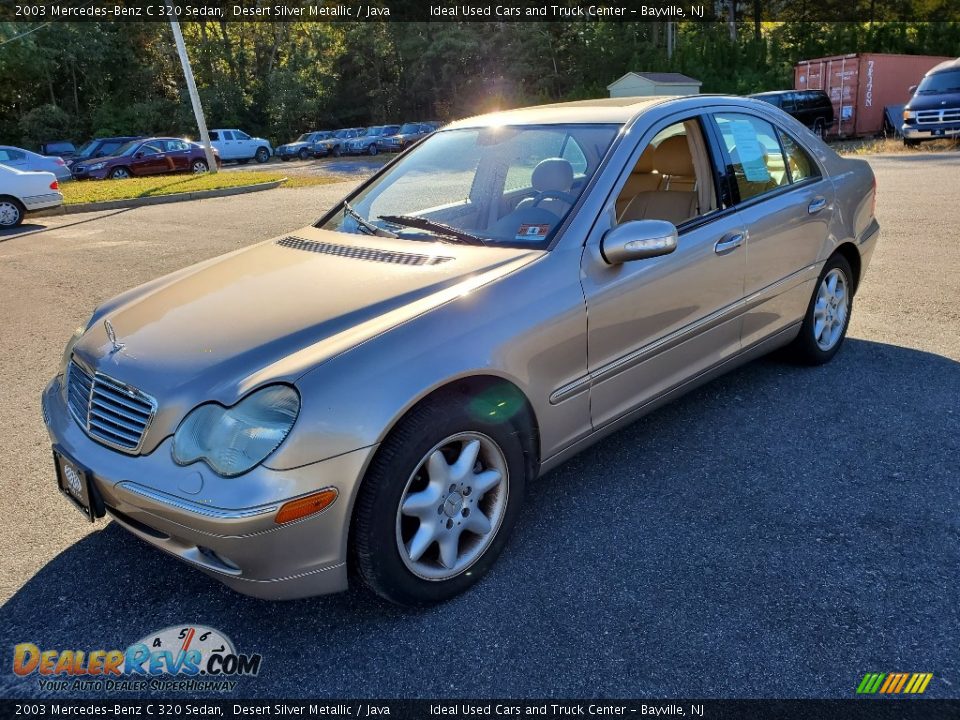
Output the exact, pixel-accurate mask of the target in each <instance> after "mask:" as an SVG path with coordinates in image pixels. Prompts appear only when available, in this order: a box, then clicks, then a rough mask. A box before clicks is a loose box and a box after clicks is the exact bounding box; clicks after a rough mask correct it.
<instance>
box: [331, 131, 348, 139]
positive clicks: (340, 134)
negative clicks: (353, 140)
mask: <svg viewBox="0 0 960 720" xmlns="http://www.w3.org/2000/svg"><path fill="white" fill-rule="evenodd" d="M349 133H350V131H349V130H337V132H336V133H334V135H333V136H334V137H335V138H345V137H346V136H347V135H348V134H349Z"/></svg>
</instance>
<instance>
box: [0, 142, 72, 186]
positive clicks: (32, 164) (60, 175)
mask: <svg viewBox="0 0 960 720" xmlns="http://www.w3.org/2000/svg"><path fill="white" fill-rule="evenodd" d="M0 163H2V164H3V165H6V166H7V167H12V168H13V169H14V170H28V171H32V172H52V173H53V174H54V175H56V176H57V179H58V180H70V179H71V175H70V168H68V167H67V163H66V162H65V161H64V159H63V158H59V157H50V156H48V155H40V154H39V153H35V152H30V151H29V150H24V149H23V148H18V147H13V146H12V145H0Z"/></svg>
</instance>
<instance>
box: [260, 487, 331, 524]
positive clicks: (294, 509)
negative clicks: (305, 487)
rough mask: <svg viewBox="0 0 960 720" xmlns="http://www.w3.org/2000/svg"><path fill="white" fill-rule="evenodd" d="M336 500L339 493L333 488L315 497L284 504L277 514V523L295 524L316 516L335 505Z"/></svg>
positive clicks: (318, 493) (316, 494)
mask: <svg viewBox="0 0 960 720" xmlns="http://www.w3.org/2000/svg"><path fill="white" fill-rule="evenodd" d="M336 499H337V491H336V490H334V489H333V488H327V489H326V490H321V491H320V492H317V493H314V494H313V495H307V496H306V497H302V498H298V499H296V500H291V501H290V502H288V503H284V505H283V507H281V508H280V510H279V512H277V517H276V519H275V522H276V523H277V524H278V525H282V524H284V523H288V522H293V521H294V520H300V519H301V518H305V517H307V516H308V515H315V514H316V513H318V512H322V511H323V510H326V509H327V508H328V507H330V506H331V505H333V501H334V500H336Z"/></svg>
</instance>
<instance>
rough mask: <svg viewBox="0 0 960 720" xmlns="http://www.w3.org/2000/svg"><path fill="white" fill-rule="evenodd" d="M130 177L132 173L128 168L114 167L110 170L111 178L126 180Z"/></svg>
mask: <svg viewBox="0 0 960 720" xmlns="http://www.w3.org/2000/svg"><path fill="white" fill-rule="evenodd" d="M131 177H133V174H132V173H131V172H130V170H129V168H125V167H116V168H114V169H113V170H111V171H110V179H111V180H127V179H129V178H131Z"/></svg>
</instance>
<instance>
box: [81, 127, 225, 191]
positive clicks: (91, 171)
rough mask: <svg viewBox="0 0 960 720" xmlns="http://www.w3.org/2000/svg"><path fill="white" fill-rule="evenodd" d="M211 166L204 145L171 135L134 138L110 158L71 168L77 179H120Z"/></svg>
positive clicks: (87, 161)
mask: <svg viewBox="0 0 960 720" xmlns="http://www.w3.org/2000/svg"><path fill="white" fill-rule="evenodd" d="M213 155H214V157H215V158H216V160H217V167H220V164H221V163H220V156H219V154H218V153H217V151H216V150H214V151H213ZM208 169H209V168H208V167H207V158H206V155H205V154H204V152H203V147H202V146H200V145H197V144H196V143H192V142H189V141H187V140H180V139H178V138H168V137H154V138H141V139H139V140H131V141H130V142H128V143H127V144H126V145H123V146H122V147H120V148H118V149H117V151H116V152H115V153H114V154H113V155H111V156H110V157H101V158H91V159H90V160H81V161H79V162H76V163H74V164H73V165H72V166H71V167H70V171H71V172H72V173H73V177H74V178H75V179H77V180H86V179H91V180H104V179H106V178H113V179H115V180H120V179H124V178H129V177H140V176H144V175H162V174H166V173H178V172H192V173H202V172H206V171H207V170H208Z"/></svg>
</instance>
